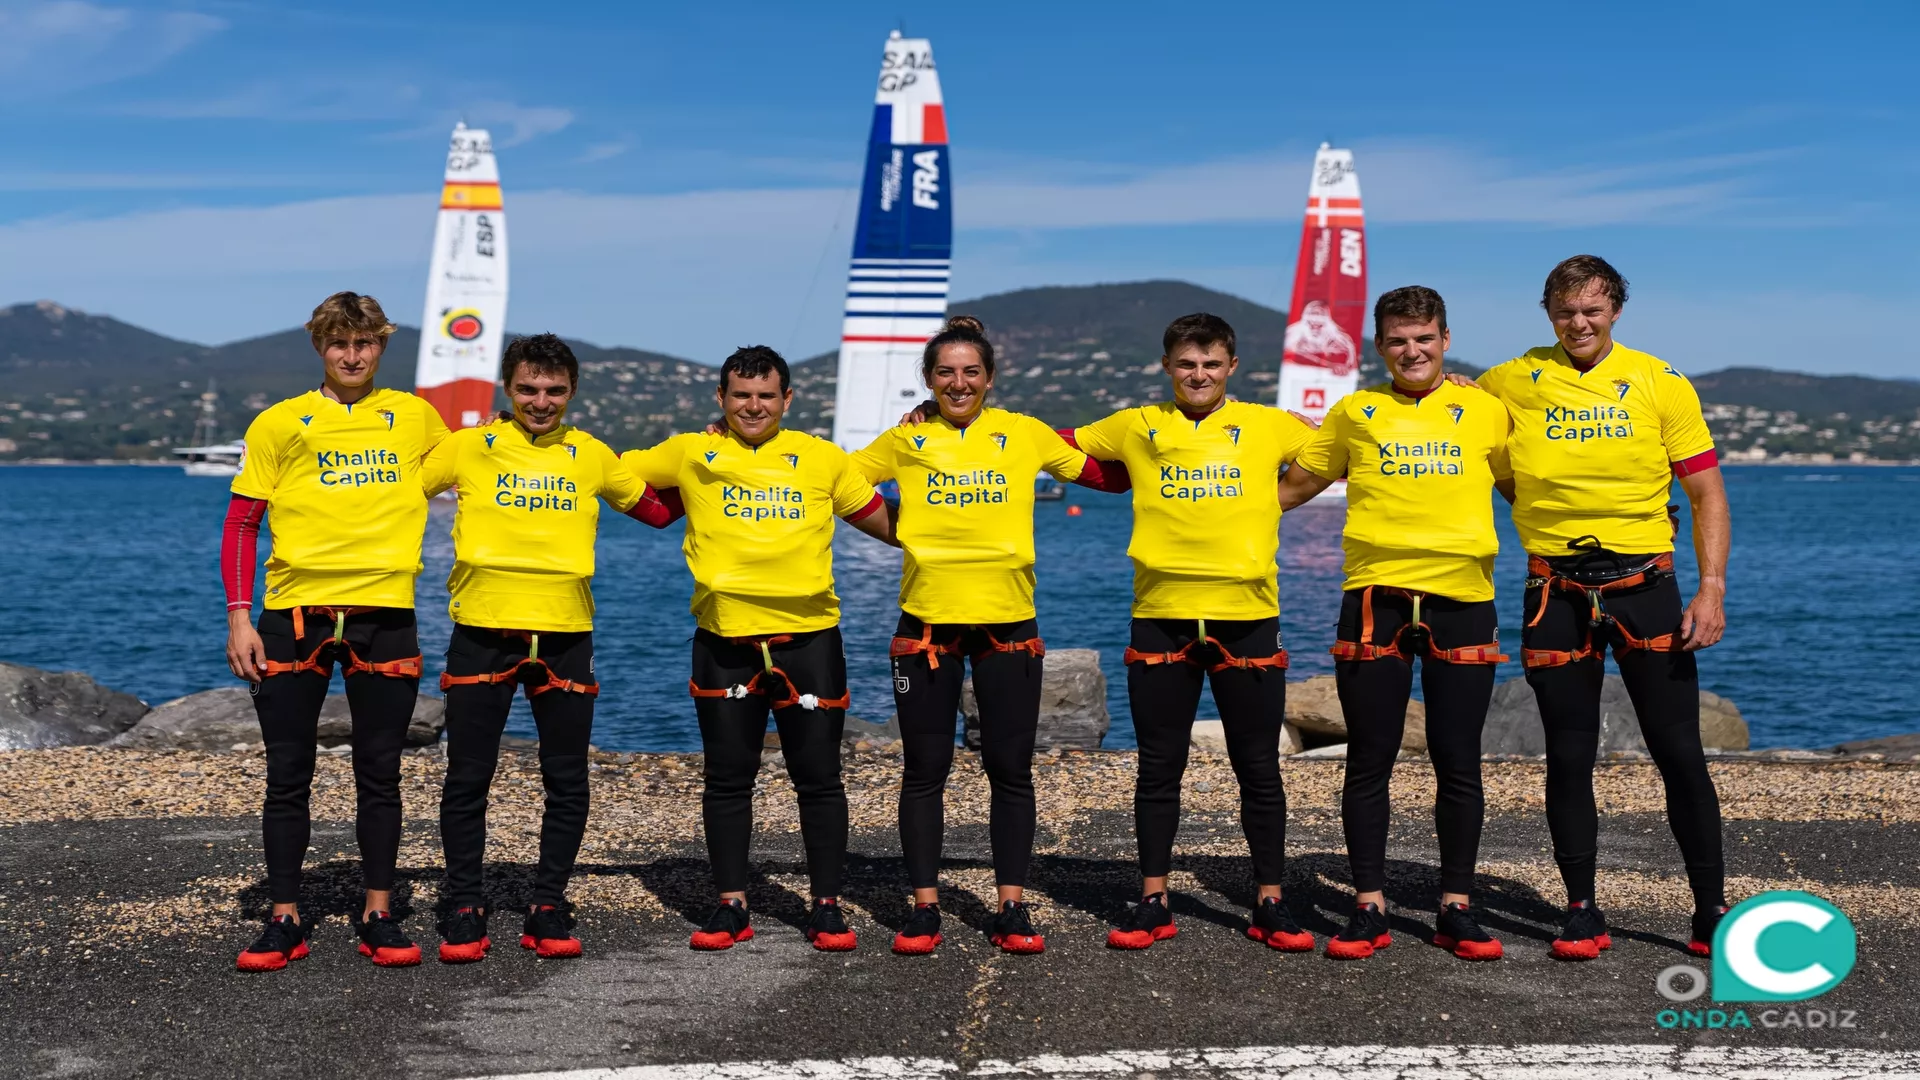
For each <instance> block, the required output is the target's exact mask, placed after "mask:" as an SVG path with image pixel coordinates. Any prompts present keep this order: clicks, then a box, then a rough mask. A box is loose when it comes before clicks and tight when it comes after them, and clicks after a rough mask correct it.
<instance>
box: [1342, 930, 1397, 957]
mask: <svg viewBox="0 0 1920 1080" xmlns="http://www.w3.org/2000/svg"><path fill="white" fill-rule="evenodd" d="M1392 944H1393V935H1392V934H1381V935H1380V936H1379V937H1376V938H1374V939H1373V940H1372V941H1342V940H1340V939H1339V938H1328V939H1327V955H1328V956H1331V957H1333V958H1334V959H1335V960H1365V959H1366V958H1367V957H1369V956H1372V955H1373V954H1374V953H1375V952H1378V951H1379V950H1381V949H1384V948H1386V947H1387V946H1389V945H1392Z"/></svg>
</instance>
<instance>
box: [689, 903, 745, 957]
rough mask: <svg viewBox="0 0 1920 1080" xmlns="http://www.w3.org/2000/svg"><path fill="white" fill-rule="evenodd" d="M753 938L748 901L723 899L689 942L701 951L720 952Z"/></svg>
mask: <svg viewBox="0 0 1920 1080" xmlns="http://www.w3.org/2000/svg"><path fill="white" fill-rule="evenodd" d="M752 938H753V927H751V926H749V925H747V904H746V901H744V900H722V901H720V906H719V907H717V908H714V909H713V914H712V915H709V916H707V924H706V925H705V926H702V927H701V928H700V929H698V930H695V931H694V932H693V940H692V941H689V942H688V943H687V944H688V945H691V946H692V947H693V948H696V949H699V950H700V951H701V952H718V951H720V950H721V949H731V948H733V947H734V946H735V945H738V944H740V943H741V942H743V941H750V940H752Z"/></svg>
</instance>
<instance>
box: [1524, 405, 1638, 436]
mask: <svg viewBox="0 0 1920 1080" xmlns="http://www.w3.org/2000/svg"><path fill="white" fill-rule="evenodd" d="M1542 412H1543V413H1544V414H1545V418H1546V421H1547V438H1549V439H1554V440H1557V441H1565V442H1591V441H1593V440H1594V439H1631V438H1633V417H1632V416H1631V415H1629V414H1628V412H1627V410H1625V409H1623V408H1621V407H1620V406H1618V405H1595V406H1593V407H1591V408H1586V409H1575V408H1571V407H1569V406H1566V405H1549V406H1547V407H1546V408H1545V409H1544V410H1542Z"/></svg>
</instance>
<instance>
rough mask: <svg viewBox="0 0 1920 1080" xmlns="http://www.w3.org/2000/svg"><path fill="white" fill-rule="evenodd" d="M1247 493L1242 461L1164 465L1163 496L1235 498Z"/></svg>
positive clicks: (1166, 497)
mask: <svg viewBox="0 0 1920 1080" xmlns="http://www.w3.org/2000/svg"><path fill="white" fill-rule="evenodd" d="M1244 493H1245V491H1244V488H1243V487H1242V485H1241V483H1240V467H1239V466H1238V465H1202V466H1200V467H1198V468H1193V469H1189V468H1185V467H1183V466H1180V465H1162V466H1160V497H1161V498H1163V499H1234V498H1238V497H1240V496H1241V495H1242V494H1244Z"/></svg>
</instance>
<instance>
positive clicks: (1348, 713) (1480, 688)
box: [1333, 589, 1500, 893]
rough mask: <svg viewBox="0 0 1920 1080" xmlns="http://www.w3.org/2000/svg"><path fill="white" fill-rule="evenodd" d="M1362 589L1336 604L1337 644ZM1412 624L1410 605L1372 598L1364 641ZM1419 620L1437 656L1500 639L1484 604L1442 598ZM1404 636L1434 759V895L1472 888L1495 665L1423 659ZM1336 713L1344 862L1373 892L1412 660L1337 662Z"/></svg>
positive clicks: (1379, 875)
mask: <svg viewBox="0 0 1920 1080" xmlns="http://www.w3.org/2000/svg"><path fill="white" fill-rule="evenodd" d="M1362 592H1364V590H1362V589H1350V590H1348V591H1347V593H1346V594H1345V595H1344V596H1343V597H1341V600H1340V625H1339V629H1338V630H1337V631H1336V634H1337V636H1338V637H1339V639H1340V640H1341V641H1351V642H1358V641H1360V631H1361V603H1362V601H1361V594H1362ZM1412 618H1413V600H1412V599H1411V598H1410V597H1407V596H1403V595H1399V594H1396V593H1387V592H1382V591H1380V590H1378V589H1376V590H1374V593H1373V640H1372V641H1371V642H1368V643H1367V644H1372V645H1388V644H1391V643H1392V642H1393V641H1394V639H1395V637H1396V636H1397V635H1399V634H1400V632H1401V630H1402V629H1403V628H1404V627H1406V626H1407V624H1408V623H1409V622H1411V621H1412ZM1420 621H1421V622H1423V623H1425V624H1426V625H1427V627H1428V628H1429V629H1430V630H1431V631H1432V634H1433V644H1434V646H1435V647H1436V648H1440V649H1459V648H1465V647H1467V646H1470V645H1486V644H1489V643H1491V642H1495V641H1497V640H1499V637H1500V631H1499V628H1498V624H1497V616H1496V615H1495V614H1494V609H1493V601H1491V600H1482V601H1479V602H1474V603H1469V602H1465V601H1460V600H1450V599H1448V598H1446V597H1444V596H1431V595H1429V596H1425V597H1422V598H1421V601H1420ZM1415 637H1416V635H1415V634H1413V633H1409V634H1407V635H1406V636H1405V637H1404V638H1402V639H1401V641H1400V649H1401V651H1402V652H1405V653H1407V654H1409V656H1411V655H1416V650H1418V653H1417V654H1418V655H1420V656H1421V660H1420V688H1421V690H1422V691H1423V692H1424V694H1425V697H1426V706H1427V756H1428V757H1429V758H1431V759H1432V761H1433V775H1434V781H1435V787H1434V798H1433V823H1434V830H1435V831H1436V832H1437V833H1439V836H1440V891H1441V892H1443V893H1470V892H1472V891H1473V865H1474V860H1475V859H1476V858H1477V857H1478V854H1479V851H1480V825H1481V821H1482V819H1483V818H1484V817H1485V816H1486V799H1485V797H1484V796H1483V795H1482V793H1481V789H1480V729H1481V728H1482V727H1484V726H1485V725H1486V720H1487V704H1488V703H1489V702H1490V701H1491V700H1492V699H1493V676H1494V665H1492V664H1456V663H1450V662H1448V661H1445V660H1436V659H1434V658H1433V657H1431V656H1426V655H1424V646H1421V645H1418V643H1417V642H1416V641H1415ZM1333 671H1334V676H1333V677H1334V681H1335V683H1336V684H1337V685H1338V687H1339V690H1340V712H1341V713H1342V715H1344V716H1345V717H1346V722H1347V777H1346V784H1345V786H1344V787H1343V789H1342V790H1341V794H1340V820H1341V823H1342V824H1343V825H1344V826H1345V827H1346V833H1347V863H1348V865H1349V866H1351V867H1352V869H1353V888H1354V891H1355V892H1378V891H1380V890H1381V889H1384V888H1386V884H1387V869H1386V866H1387V821H1388V818H1389V817H1390V815H1391V813H1392V810H1391V806H1390V801H1389V798H1388V794H1387V788H1388V781H1389V780H1391V779H1392V778H1393V762H1394V759H1395V758H1396V757H1398V756H1399V753H1400V739H1401V736H1402V735H1404V734H1405V730H1406V722H1407V699H1408V697H1410V696H1411V695H1412V692H1413V661H1412V660H1410V659H1407V658H1405V657H1382V658H1377V659H1373V660H1340V661H1337V662H1335V664H1334V665H1333Z"/></svg>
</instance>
